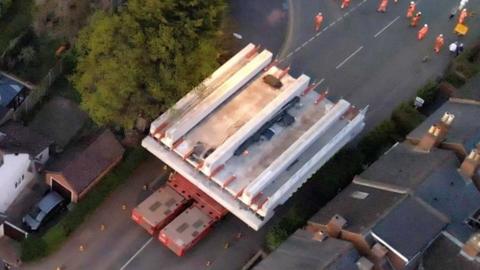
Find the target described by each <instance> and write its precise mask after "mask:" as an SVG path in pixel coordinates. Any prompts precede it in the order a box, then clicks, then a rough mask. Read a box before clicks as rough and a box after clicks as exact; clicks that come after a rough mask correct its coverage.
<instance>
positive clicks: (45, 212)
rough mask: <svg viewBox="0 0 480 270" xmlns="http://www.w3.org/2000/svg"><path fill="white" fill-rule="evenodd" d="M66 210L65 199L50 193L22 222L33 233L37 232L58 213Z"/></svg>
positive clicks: (53, 192)
mask: <svg viewBox="0 0 480 270" xmlns="http://www.w3.org/2000/svg"><path fill="white" fill-rule="evenodd" d="M64 209H65V199H64V198H63V197H62V196H61V195H60V194H58V193H57V192H55V191H51V192H49V193H48V194H47V195H45V197H43V198H42V199H41V200H40V202H38V203H37V205H35V207H33V209H32V210H31V211H30V212H29V213H28V214H27V215H26V216H24V217H23V219H22V221H23V223H24V224H25V225H26V226H27V228H28V229H29V230H31V231H36V230H38V228H40V226H41V225H42V224H44V223H45V222H46V221H47V220H49V219H50V218H51V217H53V216H54V215H55V214H56V213H58V212H60V211H62V210H64Z"/></svg>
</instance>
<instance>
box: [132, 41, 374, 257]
mask: <svg viewBox="0 0 480 270" xmlns="http://www.w3.org/2000/svg"><path fill="white" fill-rule="evenodd" d="M288 71H289V70H288V68H287V69H280V68H279V67H277V66H276V61H273V55H272V53H271V52H269V51H268V50H261V49H260V48H259V47H257V46H255V45H253V44H249V45H247V46H246V47H245V48H243V49H242V50H241V51H240V52H238V53H237V54H236V55H235V56H233V57H232V58H231V59H230V60H228V61H227V62H226V63H225V64H223V65H222V66H221V67H220V68H219V69H217V70H216V71H215V72H214V73H213V74H212V75H211V76H210V77H208V78H207V79H206V80H204V81H203V82H202V83H201V84H200V86H198V87H196V88H195V89H193V90H192V91H191V92H190V93H188V94H187V95H186V96H185V97H183V98H182V99H180V100H179V101H178V102H177V103H176V104H175V105H174V106H173V107H172V108H171V109H170V110H168V111H167V112H165V113H164V114H162V115H161V116H160V117H158V118H157V119H156V120H155V121H153V122H152V124H151V127H150V132H149V135H148V136H147V137H146V138H145V139H144V140H143V141H142V145H143V147H145V148H146V149H148V151H150V152H151V153H152V154H154V155H155V156H157V157H158V158H159V159H161V160H162V161H163V162H164V163H165V164H166V165H168V166H169V167H171V168H172V169H173V170H174V171H175V173H174V174H173V175H172V176H171V177H170V179H169V181H168V182H167V184H166V185H165V187H163V188H161V189H160V190H159V191H157V192H155V193H154V194H153V195H152V196H151V197H149V198H147V200H145V201H144V202H143V203H142V204H140V205H139V206H138V207H137V208H136V209H135V210H133V212H132V218H133V219H134V220H135V221H136V222H137V223H139V224H140V225H142V226H143V227H144V228H145V229H146V230H147V231H148V232H149V233H151V234H152V235H154V236H155V237H158V238H159V239H160V241H162V242H163V243H164V244H165V245H167V246H168V247H169V248H170V249H172V250H173V251H174V252H175V253H177V255H183V253H184V252H185V251H186V250H187V249H188V248H190V247H191V246H193V245H194V244H195V243H196V242H197V241H198V240H199V239H200V238H201V237H203V236H204V235H205V234H206V232H207V231H208V230H209V229H210V228H211V227H212V225H213V224H214V223H215V222H216V221H217V220H219V219H220V218H221V217H222V216H224V215H225V214H226V213H228V212H230V213H232V214H234V215H235V216H237V217H238V218H239V219H241V220H242V221H243V222H245V223H246V224H248V226H250V227H251V228H253V229H255V230H258V229H259V228H261V227H262V225H264V224H265V223H266V222H267V221H268V220H269V219H270V218H271V217H272V216H273V215H274V213H275V208H276V207H277V206H279V205H281V204H283V203H284V202H285V201H286V200H288V198H289V197H290V196H291V195H292V194H293V193H294V192H295V191H296V190H297V189H298V188H299V187H300V186H302V184H303V183H305V182H306V181H307V179H308V178H309V177H310V176H311V175H312V174H313V173H315V172H316V171H317V170H318V169H319V168H320V167H321V166H322V165H323V164H325V162H327V161H328V160H329V159H330V158H331V157H332V156H333V155H334V154H335V153H336V152H337V151H338V150H339V149H341V148H342V147H343V146H344V145H345V144H347V143H348V142H349V141H350V140H352V138H354V137H355V136H356V135H357V134H358V133H359V132H360V131H361V130H362V129H363V127H364V125H365V124H364V120H365V113H366V108H365V109H363V110H358V109H356V108H355V107H354V106H352V105H351V104H350V103H349V102H347V101H345V100H344V99H340V100H338V101H336V102H332V101H331V100H329V99H328V98H327V95H326V93H318V92H317V91H315V90H314V88H315V87H316V85H317V84H315V83H311V82H310V78H309V77H308V76H306V75H301V76H299V77H298V78H294V77H292V76H291V75H290V74H289V73H288Z"/></svg>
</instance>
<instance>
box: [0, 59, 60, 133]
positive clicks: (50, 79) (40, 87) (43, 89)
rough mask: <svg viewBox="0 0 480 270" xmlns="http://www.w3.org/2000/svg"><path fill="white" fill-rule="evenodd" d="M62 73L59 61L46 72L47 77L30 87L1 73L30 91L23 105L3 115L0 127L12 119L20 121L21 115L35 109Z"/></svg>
mask: <svg viewBox="0 0 480 270" xmlns="http://www.w3.org/2000/svg"><path fill="white" fill-rule="evenodd" d="M62 72H63V62H62V61H61V60H59V61H57V62H56V63H55V65H54V66H53V67H52V68H51V69H50V70H49V71H48V73H47V75H46V76H45V77H43V79H42V80H41V81H40V83H39V84H37V85H31V84H30V83H28V82H24V81H22V80H20V79H18V78H15V77H12V76H11V75H8V74H5V73H2V74H3V75H5V76H8V77H10V78H12V79H14V80H16V81H19V82H20V83H22V84H24V85H25V86H27V87H28V88H29V89H30V93H29V94H28V96H27V97H26V98H25V100H24V101H23V103H22V104H21V105H20V106H19V107H18V108H17V109H16V110H15V111H14V110H13V109H11V110H10V111H9V112H8V113H6V114H5V116H4V117H3V118H2V119H0V125H1V124H3V123H5V122H6V121H8V120H10V119H12V118H13V119H15V120H17V119H20V118H21V117H22V115H24V114H26V113H29V112H31V111H32V110H33V108H35V105H37V104H38V103H39V102H40V101H41V100H42V99H43V97H45V96H46V95H47V94H48V92H49V90H50V87H51V86H52V84H53V83H54V82H55V80H56V79H57V78H58V76H59V75H60V74H62Z"/></svg>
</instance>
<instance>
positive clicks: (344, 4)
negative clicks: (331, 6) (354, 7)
mask: <svg viewBox="0 0 480 270" xmlns="http://www.w3.org/2000/svg"><path fill="white" fill-rule="evenodd" d="M348 6H350V0H342V5H341V6H340V8H341V9H344V8H348Z"/></svg>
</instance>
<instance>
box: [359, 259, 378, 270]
mask: <svg viewBox="0 0 480 270" xmlns="http://www.w3.org/2000/svg"><path fill="white" fill-rule="evenodd" d="M355 264H356V265H357V269H358V270H372V269H373V266H374V264H373V263H372V262H371V261H370V260H369V259H367V258H365V257H361V258H360V259H358V261H357V262H356V263H355Z"/></svg>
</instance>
